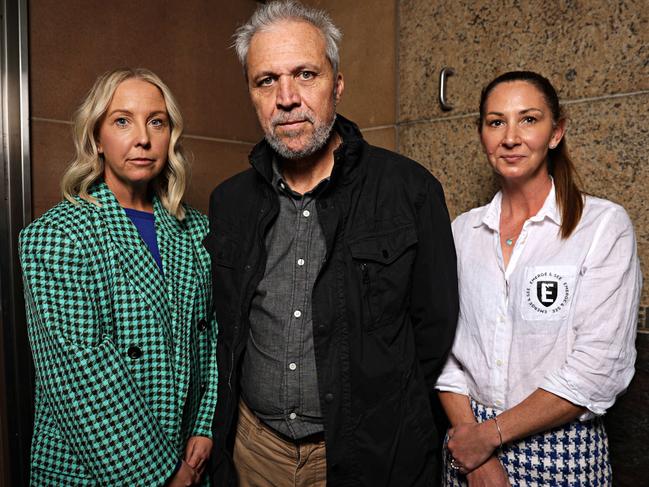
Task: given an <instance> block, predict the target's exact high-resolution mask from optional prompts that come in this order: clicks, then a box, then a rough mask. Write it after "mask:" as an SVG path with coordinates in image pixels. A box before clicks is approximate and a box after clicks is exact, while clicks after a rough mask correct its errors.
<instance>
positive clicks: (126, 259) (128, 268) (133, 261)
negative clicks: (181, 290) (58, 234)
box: [92, 182, 169, 323]
mask: <svg viewBox="0 0 649 487" xmlns="http://www.w3.org/2000/svg"><path fill="white" fill-rule="evenodd" d="M92 196H93V197H95V198H96V199H97V200H98V201H99V203H100V204H101V207H100V208H97V211H98V214H99V218H100V219H101V221H102V224H101V225H98V227H99V228H100V229H101V231H103V232H104V235H103V238H105V239H107V240H108V241H109V242H112V244H113V246H114V250H115V252H114V254H115V261H116V262H117V265H118V266H119V267H120V269H121V270H122V272H123V273H124V275H125V276H126V277H127V279H128V281H129V283H130V285H131V287H132V288H133V290H134V294H136V296H137V297H139V298H142V299H143V300H144V301H146V303H147V304H148V305H149V306H150V308H151V309H152V310H153V311H154V313H156V314H157V315H158V318H159V320H160V321H161V322H163V323H165V322H167V321H168V316H169V314H168V313H169V310H168V307H167V295H166V292H165V283H164V279H163V278H162V275H161V273H160V270H159V269H158V266H157V264H156V263H155V260H154V259H153V256H152V255H151V252H149V249H148V248H147V246H146V244H145V243H144V241H143V240H142V238H141V237H140V234H139V233H138V231H137V228H135V225H133V223H132V222H131V220H130V219H129V217H128V216H126V213H125V212H124V209H123V208H122V207H121V206H120V205H119V203H118V202H117V200H116V199H115V196H114V195H113V193H112V192H111V191H110V189H108V186H106V184H105V183H103V182H102V183H99V184H97V186H96V187H95V190H94V191H93V192H92Z"/></svg>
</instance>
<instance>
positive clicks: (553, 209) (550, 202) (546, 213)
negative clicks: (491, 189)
mask: <svg viewBox="0 0 649 487" xmlns="http://www.w3.org/2000/svg"><path fill="white" fill-rule="evenodd" d="M550 179H551V181H552V186H551V187H550V192H549V193H548V195H547V196H546V197H545V201H544V202H543V206H542V207H541V209H540V210H539V211H538V213H537V214H536V215H534V216H532V217H531V218H530V219H529V220H530V221H531V222H540V221H543V220H544V219H546V218H548V219H549V220H551V221H553V222H554V223H556V224H557V225H561V212H560V211H559V207H558V206H557V197H556V191H555V188H554V179H552V178H550ZM502 198H503V196H502V192H501V191H498V192H497V193H496V195H495V196H494V197H493V199H492V200H491V202H490V203H489V204H488V205H486V206H485V207H484V208H483V209H482V214H481V215H480V218H479V219H478V222H477V223H476V224H475V225H474V226H475V227H479V226H480V225H485V226H486V227H487V228H489V229H491V230H493V231H498V229H499V226H500V209H501V204H502Z"/></svg>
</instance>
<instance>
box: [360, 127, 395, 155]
mask: <svg viewBox="0 0 649 487" xmlns="http://www.w3.org/2000/svg"><path fill="white" fill-rule="evenodd" d="M362 132H363V138H364V139H365V140H366V141H367V142H368V143H370V144H372V145H376V146H378V147H383V148H384V149H388V150H391V151H396V150H397V140H396V137H397V129H396V127H394V126H393V127H384V128H379V129H370V130H363V131H362Z"/></svg>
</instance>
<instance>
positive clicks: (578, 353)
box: [436, 184, 642, 420]
mask: <svg viewBox="0 0 649 487" xmlns="http://www.w3.org/2000/svg"><path fill="white" fill-rule="evenodd" d="M501 199H502V195H501V193H500V192H499V193H497V194H496V196H495V197H494V198H493V200H492V201H491V203H489V204H488V205H486V206H483V207H480V208H476V209H473V210H471V211H469V212H467V213H464V214H462V215H460V216H459V217H458V218H456V219H455V221H454V222H453V236H454V239H455V245H456V248H457V256H458V279H459V290H460V315H459V320H458V328H457V332H456V337H455V342H454V345H453V349H452V352H451V354H450V356H449V359H448V361H447V363H446V365H445V367H444V369H443V371H442V373H441V375H440V377H439V379H438V381H437V384H436V389H438V390H440V391H450V392H455V393H458V394H464V395H468V396H470V397H472V398H473V399H475V400H476V401H478V402H480V403H482V404H484V405H486V406H490V407H492V408H495V409H497V410H499V411H503V410H506V409H510V408H511V407H513V406H515V405H517V404H518V403H520V402H521V401H523V399H525V398H526V397H527V396H529V395H530V394H531V393H532V392H534V390H536V389H537V388H541V389H544V390H546V391H549V392H551V393H553V394H556V395H557V396H560V397H562V398H564V399H567V400H568V401H570V402H572V403H574V404H576V405H580V406H584V407H586V408H588V412H586V413H585V414H583V415H582V416H581V417H580V419H581V420H587V419H590V418H592V417H593V416H594V415H601V414H604V412H605V411H606V409H607V408H609V407H610V406H611V405H613V403H614V402H615V398H616V397H617V396H618V395H619V394H620V393H622V392H623V391H624V390H625V389H626V388H627V386H628V385H629V382H630V381H631V378H632V377H633V373H634V362H635V357H636V351H635V346H634V342H635V336H636V326H637V316H638V303H639V298H640V289H641V285H642V276H641V273H640V264H639V261H638V255H637V250H636V241H635V236H634V233H633V227H632V224H631V221H630V219H629V217H628V215H627V214H626V212H625V211H624V209H623V208H622V207H621V206H619V205H617V204H615V203H612V202H610V201H607V200H603V199H599V198H595V197H591V196H586V197H585V205H584V212H583V215H582V217H581V220H580V221H579V224H578V225H577V227H576V228H575V230H574V232H573V233H572V235H571V236H570V237H569V238H568V239H567V240H561V237H560V234H559V225H560V223H561V214H560V211H559V209H558V207H557V205H556V200H555V190H554V184H553V185H552V189H551V190H550V193H549V194H548V196H547V198H546V200H545V203H544V204H543V207H542V208H541V210H540V211H539V212H538V213H537V214H536V215H535V216H533V217H532V218H530V219H528V220H527V221H526V222H525V223H524V225H523V229H522V231H521V233H520V235H519V237H518V240H517V241H516V244H515V246H514V249H513V252H512V255H511V258H510V261H509V264H508V266H507V268H506V269H505V267H504V262H503V257H502V251H501V248H500V234H499V222H500V206H501Z"/></svg>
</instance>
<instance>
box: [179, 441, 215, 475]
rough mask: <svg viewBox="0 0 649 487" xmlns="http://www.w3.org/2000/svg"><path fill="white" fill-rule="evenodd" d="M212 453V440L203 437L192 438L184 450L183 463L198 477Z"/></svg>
mask: <svg viewBox="0 0 649 487" xmlns="http://www.w3.org/2000/svg"><path fill="white" fill-rule="evenodd" d="M211 453H212V440H211V439H209V438H206V437H205V436H192V437H191V438H190V439H189V440H188V441H187V447H186V448H185V461H186V462H187V464H188V465H189V466H190V467H191V468H193V469H194V471H196V473H197V474H198V476H199V477H200V476H201V475H202V474H203V470H205V465H207V460H208V459H209V458H210V454H211Z"/></svg>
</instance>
